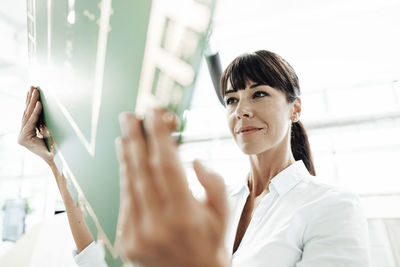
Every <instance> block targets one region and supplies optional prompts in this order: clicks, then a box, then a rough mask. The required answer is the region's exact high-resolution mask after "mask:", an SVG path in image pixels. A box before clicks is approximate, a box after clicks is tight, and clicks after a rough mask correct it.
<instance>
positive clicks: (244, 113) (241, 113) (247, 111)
mask: <svg viewBox="0 0 400 267" xmlns="http://www.w3.org/2000/svg"><path fill="white" fill-rule="evenodd" d="M235 116H236V118H237V119H242V118H251V117H253V112H252V110H251V107H250V106H249V104H248V103H244V101H239V103H238V105H237V106H236V110H235Z"/></svg>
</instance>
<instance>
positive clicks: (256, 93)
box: [253, 91, 268, 98]
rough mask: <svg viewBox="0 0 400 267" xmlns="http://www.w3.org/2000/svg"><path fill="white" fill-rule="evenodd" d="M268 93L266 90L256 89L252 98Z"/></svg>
mask: <svg viewBox="0 0 400 267" xmlns="http://www.w3.org/2000/svg"><path fill="white" fill-rule="evenodd" d="M267 95H268V94H267V93H266V92H263V91H257V92H255V93H254V94H253V98H258V97H263V96H267Z"/></svg>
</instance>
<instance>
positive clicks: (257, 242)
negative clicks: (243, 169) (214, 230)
mask: <svg viewBox="0 0 400 267" xmlns="http://www.w3.org/2000/svg"><path fill="white" fill-rule="evenodd" d="M249 193H250V192H249V188H248V186H247V181H246V183H245V184H243V185H242V186H241V187H239V188H236V190H232V191H231V192H230V194H229V204H230V209H231V213H230V219H229V224H228V229H227V236H226V248H227V250H228V251H229V252H230V254H232V250H233V244H234V241H235V236H236V229H237V226H238V223H239V219H240V216H241V214H242V211H243V207H244V205H245V203H246V200H247V197H248V196H249ZM232 266H233V267H242V266H243V267H250V266H251V267H258V266H260V267H261V266H263V267H269V266H270V267H294V266H296V267H329V266H332V267H333V266H334V267H353V266H354V267H356V266H357V267H368V266H370V259H369V240H368V227H367V221H366V219H365V217H364V215H363V211H362V207H361V204H360V201H359V200H358V198H357V196H356V195H355V194H352V193H349V192H345V191H343V190H339V189H337V188H334V187H333V186H330V185H326V184H323V183H321V182H319V180H318V178H316V177H314V176H311V175H310V174H309V173H308V171H307V169H306V167H305V166H304V164H303V162H302V161H297V162H295V163H294V164H292V165H290V166H289V167H287V168H286V169H284V170H283V171H281V172H280V173H279V174H278V175H276V176H275V177H274V178H273V179H272V180H271V183H270V186H269V193H268V194H266V195H265V196H264V197H263V199H262V200H261V201H260V203H259V205H258V206H257V208H256V209H255V210H254V212H253V216H252V218H251V221H250V224H249V226H248V228H247V230H246V232H245V234H244V236H243V239H242V241H241V243H240V245H239V247H238V249H237V250H236V252H235V253H234V254H233V256H232Z"/></svg>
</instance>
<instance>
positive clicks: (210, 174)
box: [193, 160, 228, 223]
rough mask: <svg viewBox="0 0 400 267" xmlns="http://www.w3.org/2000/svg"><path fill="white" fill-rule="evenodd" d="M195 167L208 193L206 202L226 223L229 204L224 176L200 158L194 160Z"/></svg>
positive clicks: (198, 177)
mask: <svg viewBox="0 0 400 267" xmlns="http://www.w3.org/2000/svg"><path fill="white" fill-rule="evenodd" d="M193 169H194V171H195V172H196V175H197V179H198V180H199V182H200V184H201V185H202V186H203V187H204V189H205V191H206V193H207V200H206V204H207V205H208V206H210V207H211V208H212V209H213V210H214V211H215V213H216V214H217V215H218V216H219V217H221V219H222V220H223V222H224V223H225V222H226V220H227V214H228V211H227V206H228V205H227V197H226V190H225V183H224V181H223V179H222V177H221V176H220V175H219V174H217V173H216V172H214V171H213V170H210V169H209V168H207V167H206V166H205V165H204V164H203V163H201V162H200V161H199V160H195V161H193Z"/></svg>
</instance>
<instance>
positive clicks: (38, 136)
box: [18, 86, 54, 164]
mask: <svg viewBox="0 0 400 267" xmlns="http://www.w3.org/2000/svg"><path fill="white" fill-rule="evenodd" d="M41 112H42V103H41V102H40V101H39V91H38V90H37V89H36V88H35V87H33V86H32V87H31V88H30V90H29V91H28V94H27V96H26V107H25V111H24V115H23V117H22V122H21V131H20V133H19V136H18V143H19V144H20V145H22V146H24V147H26V148H27V149H29V150H30V151H32V152H33V153H35V154H36V155H38V156H39V157H41V158H42V159H44V160H45V161H46V162H47V163H49V164H50V163H52V162H53V158H54V155H53V153H52V152H50V151H49V150H48V149H47V147H46V144H45V142H44V139H43V135H44V128H45V125H41V126H40V127H39V128H40V129H39V128H37V122H38V120H39V115H40V113H41Z"/></svg>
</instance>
